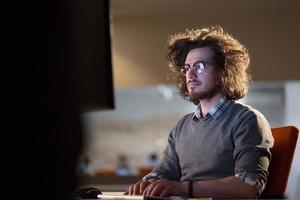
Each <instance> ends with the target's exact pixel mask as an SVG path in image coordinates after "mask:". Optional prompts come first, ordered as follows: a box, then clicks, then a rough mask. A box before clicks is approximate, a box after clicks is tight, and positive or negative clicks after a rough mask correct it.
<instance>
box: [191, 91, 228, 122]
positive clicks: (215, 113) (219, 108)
mask: <svg viewBox="0 0 300 200" xmlns="http://www.w3.org/2000/svg"><path fill="white" fill-rule="evenodd" d="M231 102H232V101H231V100H227V99H226V97H224V96H223V97H222V98H220V99H219V100H218V101H217V103H216V104H215V105H214V106H213V107H212V108H211V109H210V110H209V111H208V113H207V114H206V116H208V115H210V116H212V117H213V118H214V119H217V118H218V117H219V116H220V115H221V114H222V113H223V112H224V110H225V109H226V108H227V107H228V106H229V105H230V103H231ZM206 116H203V114H202V110H201V105H200V103H199V105H198V106H197V109H196V111H195V112H194V115H193V119H194V120H198V119H202V118H205V117H206Z"/></svg>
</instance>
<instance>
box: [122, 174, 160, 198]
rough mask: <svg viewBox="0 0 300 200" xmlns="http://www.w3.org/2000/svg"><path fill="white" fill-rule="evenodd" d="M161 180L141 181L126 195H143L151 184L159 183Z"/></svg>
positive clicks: (130, 188)
mask: <svg viewBox="0 0 300 200" xmlns="http://www.w3.org/2000/svg"><path fill="white" fill-rule="evenodd" d="M157 180H159V179H156V178H150V179H148V180H146V181H143V180H140V181H139V182H137V183H136V184H133V185H131V186H130V187H129V189H128V191H127V192H125V193H124V194H125V195H142V194H143V192H144V190H145V189H146V187H147V186H148V185H150V184H151V183H154V182H155V181H157Z"/></svg>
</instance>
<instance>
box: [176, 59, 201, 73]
mask: <svg viewBox="0 0 300 200" xmlns="http://www.w3.org/2000/svg"><path fill="white" fill-rule="evenodd" d="M191 68H193V70H195V71H196V72H197V73H198V74H202V73H203V72H204V71H205V69H206V68H207V62H205V61H203V60H198V61H196V62H194V63H193V65H192V67H191V65H189V64H185V65H183V66H181V67H180V72H181V73H182V74H183V75H186V73H187V72H189V71H190V70H191Z"/></svg>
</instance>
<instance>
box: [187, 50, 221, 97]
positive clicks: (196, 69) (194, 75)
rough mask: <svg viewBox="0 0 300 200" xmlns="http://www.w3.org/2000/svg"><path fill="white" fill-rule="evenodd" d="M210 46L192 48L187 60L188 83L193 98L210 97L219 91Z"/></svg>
mask: <svg viewBox="0 0 300 200" xmlns="http://www.w3.org/2000/svg"><path fill="white" fill-rule="evenodd" d="M214 55H215V54H214V52H213V50H212V49H211V48H210V47H201V48H196V49H192V50H191V51H190V52H189V53H188V55H187V57H186V60H185V66H186V69H187V70H186V84H187V88H188V91H189V94H190V97H191V98H192V99H197V100H203V99H210V98H212V97H213V96H215V95H216V94H217V93H219V92H220V91H219V86H218V79H217V74H216V71H215V69H214V68H215V66H214V65H215V63H214V60H213V56H214Z"/></svg>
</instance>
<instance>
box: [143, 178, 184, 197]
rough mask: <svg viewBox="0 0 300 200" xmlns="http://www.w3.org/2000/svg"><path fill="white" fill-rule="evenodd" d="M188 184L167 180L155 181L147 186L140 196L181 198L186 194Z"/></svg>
mask: <svg viewBox="0 0 300 200" xmlns="http://www.w3.org/2000/svg"><path fill="white" fill-rule="evenodd" d="M187 191H188V183H187V182H176V181H170V180H167V179H160V180H157V181H155V182H153V183H151V184H150V185H148V186H147V187H146V188H145V189H144V191H143V193H142V195H143V196H157V197H166V196H182V195H184V194H187Z"/></svg>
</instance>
